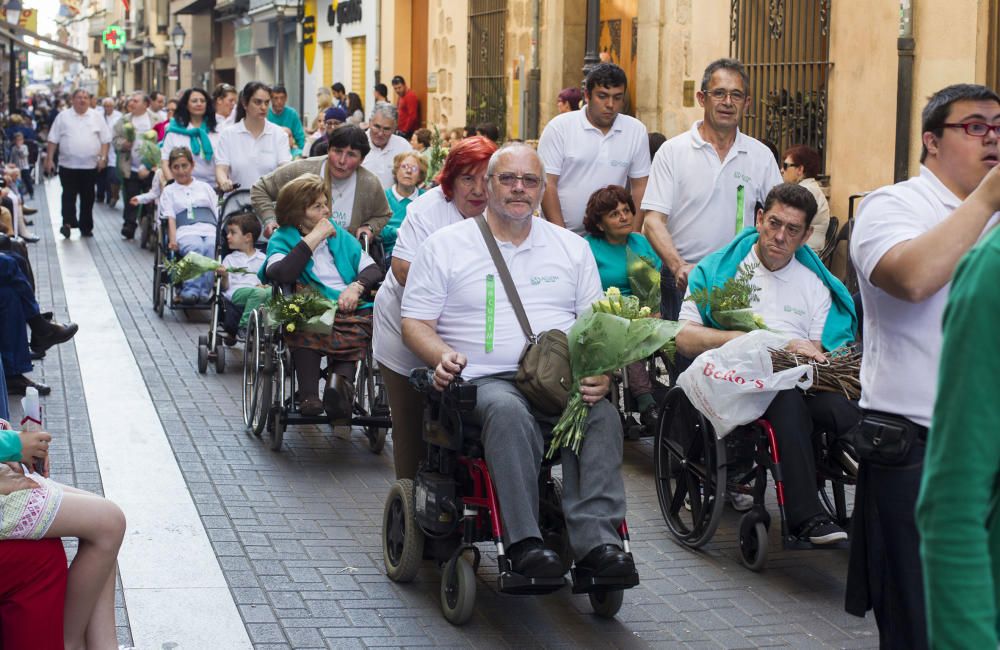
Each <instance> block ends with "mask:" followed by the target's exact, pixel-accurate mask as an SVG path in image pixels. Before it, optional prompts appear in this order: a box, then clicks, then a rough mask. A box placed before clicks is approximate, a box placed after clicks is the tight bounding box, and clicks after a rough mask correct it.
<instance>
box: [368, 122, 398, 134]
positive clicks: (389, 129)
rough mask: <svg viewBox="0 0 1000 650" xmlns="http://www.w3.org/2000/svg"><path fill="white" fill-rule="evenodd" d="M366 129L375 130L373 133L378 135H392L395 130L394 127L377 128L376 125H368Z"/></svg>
mask: <svg viewBox="0 0 1000 650" xmlns="http://www.w3.org/2000/svg"><path fill="white" fill-rule="evenodd" d="M368 128H369V129H372V130H375V131H378V132H379V133H392V132H393V131H394V130H395V128H394V127H391V126H379V125H378V124H370V125H368Z"/></svg>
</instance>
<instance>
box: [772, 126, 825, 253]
mask: <svg viewBox="0 0 1000 650" xmlns="http://www.w3.org/2000/svg"><path fill="white" fill-rule="evenodd" d="M819 165H820V158H819V152H818V151H816V150H815V149H813V148H812V147H810V146H807V145H804V144H797V145H795V146H793V147H789V148H788V150H787V151H785V160H784V162H783V163H782V164H781V178H782V179H784V181H785V182H786V183H798V184H799V185H801V186H802V187H804V188H806V189H807V190H809V192H810V194H812V195H813V198H814V199H816V206H817V210H816V216H815V217H814V218H813V220H812V229H813V234H812V235H811V236H810V237H809V241H807V242H806V243H807V244H809V248H811V249H813V250H814V251H816V252H817V253H818V252H820V251H821V250H823V247H824V246H826V231H827V229H828V228H829V227H830V204H829V203H828V202H827V200H826V195H825V194H823V188H821V187H820V186H819V181H817V180H816V175H817V174H819Z"/></svg>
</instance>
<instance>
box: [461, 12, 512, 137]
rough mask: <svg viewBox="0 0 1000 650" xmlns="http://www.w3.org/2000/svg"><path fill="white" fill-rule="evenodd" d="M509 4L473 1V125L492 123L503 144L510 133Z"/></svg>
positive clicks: (470, 104)
mask: <svg viewBox="0 0 1000 650" xmlns="http://www.w3.org/2000/svg"><path fill="white" fill-rule="evenodd" d="M506 22H507V0H469V89H468V94H467V96H466V113H467V116H468V123H469V124H481V123H482V122H492V123H494V124H496V125H497V128H498V129H499V130H500V139H501V140H503V139H504V137H505V134H506V132H507V90H506V78H505V75H504V40H505V36H506V31H507V26H506Z"/></svg>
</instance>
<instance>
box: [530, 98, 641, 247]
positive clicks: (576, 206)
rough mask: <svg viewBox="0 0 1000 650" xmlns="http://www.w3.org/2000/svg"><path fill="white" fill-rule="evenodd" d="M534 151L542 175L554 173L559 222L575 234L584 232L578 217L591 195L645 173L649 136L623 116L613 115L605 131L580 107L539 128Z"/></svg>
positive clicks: (556, 117) (633, 120)
mask: <svg viewBox="0 0 1000 650" xmlns="http://www.w3.org/2000/svg"><path fill="white" fill-rule="evenodd" d="M538 155H539V156H541V158H542V162H543V163H544V166H545V173H546V174H554V175H556V176H558V177H559V207H560V208H561V209H562V215H563V221H565V222H566V227H567V228H569V229H570V230H572V231H573V232H575V233H576V234H578V235H583V234H584V232H585V231H584V229H583V215H584V212H585V211H586V209H587V199H589V198H590V195H591V194H593V193H594V192H595V191H597V190H599V189H601V188H602V187H607V186H608V185H623V186H624V185H625V184H626V183H627V182H628V179H630V178H645V177H646V176H649V134H648V133H647V131H646V126H645V125H644V124H643V123H642V122H640V121H639V120H637V119H635V118H634V117H630V116H628V115H621V114H619V115H618V117H616V118H615V121H614V124H612V125H611V128H610V129H609V130H608V132H607V134H604V133H602V132H601V130H600V129H598V128H597V127H596V126H594V125H593V124H591V123H590V120H588V119H587V111H586V110H579V111H570V112H568V113H563V114H561V115H557V116H555V117H554V118H552V120H551V121H550V122H549V123H548V124H546V125H545V130H544V131H542V137H541V139H540V140H539V141H538Z"/></svg>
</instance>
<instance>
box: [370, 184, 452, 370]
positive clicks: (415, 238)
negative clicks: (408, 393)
mask: <svg viewBox="0 0 1000 650" xmlns="http://www.w3.org/2000/svg"><path fill="white" fill-rule="evenodd" d="M462 219H463V217H462V213H461V212H459V211H458V208H457V207H456V206H455V202H454V201H449V200H448V199H446V198H445V196H444V192H442V191H441V188H440V187H435V188H434V189H432V190H430V191H429V192H427V193H426V194H421V195H420V196H419V197H418V198H416V199H415V200H414V201H413V203H411V204H410V205H408V206H406V219H405V220H404V221H403V225H402V226H400V228H399V234H398V236H397V237H396V245H395V247H394V248H393V249H392V256H393V257H394V258H397V259H401V260H405V261H407V262H413V260H415V259H416V257H417V253H418V252H419V250H420V247H421V246H422V245H423V243H424V240H426V239H427V238H428V237H430V235H431V233H434V232H437V231H438V230H440V229H441V228H444V227H445V226H448V225H451V224H453V223H458V222H459V221H461V220H462ZM402 302H403V286H402V285H401V284H399V282H397V281H396V276H395V275H394V274H393V273H392V271H389V272H388V273H386V274H385V281H384V282H383V283H382V286H381V287H379V290H378V293H376V294H375V318H374V335H373V338H372V353H373V355H374V357H375V360H376V361H378V362H379V363H380V364H382V365H383V366H385V367H387V368H389V369H390V370H392V371H393V372H396V373H398V374H400V375H408V374H409V373H410V370H412V369H414V368H421V367H423V366H424V362H423V361H421V360H420V358H419V357H417V355H415V354H413V353H412V352H410V349H409V348H408V347H406V346H405V345H403V330H402V327H401V322H402V321H401V318H402V317H401V315H400V308H401V303H402Z"/></svg>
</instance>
